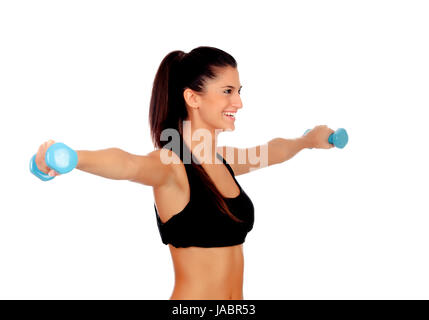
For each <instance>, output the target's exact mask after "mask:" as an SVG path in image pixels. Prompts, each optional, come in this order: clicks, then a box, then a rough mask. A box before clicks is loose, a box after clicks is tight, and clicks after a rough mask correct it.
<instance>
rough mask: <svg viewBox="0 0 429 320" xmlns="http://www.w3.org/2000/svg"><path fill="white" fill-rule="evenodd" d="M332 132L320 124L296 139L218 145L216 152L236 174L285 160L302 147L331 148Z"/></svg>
mask: <svg viewBox="0 0 429 320" xmlns="http://www.w3.org/2000/svg"><path fill="white" fill-rule="evenodd" d="M332 133H334V130H332V129H330V128H328V127H327V126H326V125H320V126H316V127H314V129H312V130H310V131H309V132H308V133H307V134H306V135H304V136H302V137H299V138H296V139H284V138H274V139H272V140H270V141H268V142H267V143H265V144H262V145H259V146H256V147H252V148H245V149H240V148H234V147H227V146H223V147H218V148H217V152H218V153H220V154H221V155H222V157H224V158H225V159H226V161H227V162H228V164H229V165H230V166H231V168H232V170H233V171H234V175H236V176H238V175H241V174H245V173H248V172H251V171H253V170H257V169H261V168H266V167H268V166H271V165H273V164H278V163H282V162H285V161H287V160H289V159H290V158H292V157H293V156H295V155H296V154H297V153H298V152H300V151H301V150H302V149H306V148H318V149H330V148H333V147H334V145H332V144H330V143H329V142H328V138H329V136H330V135H331V134H332Z"/></svg>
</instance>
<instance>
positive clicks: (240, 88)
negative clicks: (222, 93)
mask: <svg viewBox="0 0 429 320" xmlns="http://www.w3.org/2000/svg"><path fill="white" fill-rule="evenodd" d="M222 88H232V89H235V87H234V86H223V87H222ZM241 88H243V86H241V87H240V89H241Z"/></svg>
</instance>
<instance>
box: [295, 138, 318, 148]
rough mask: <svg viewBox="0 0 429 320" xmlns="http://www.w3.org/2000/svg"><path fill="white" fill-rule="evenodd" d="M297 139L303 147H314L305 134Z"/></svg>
mask: <svg viewBox="0 0 429 320" xmlns="http://www.w3.org/2000/svg"><path fill="white" fill-rule="evenodd" d="M297 140H300V143H301V146H302V148H303V149H311V148H314V146H313V143H312V141H311V140H310V139H308V137H307V136H303V137H300V138H298V139H297Z"/></svg>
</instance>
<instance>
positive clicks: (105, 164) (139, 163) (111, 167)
mask: <svg viewBox="0 0 429 320" xmlns="http://www.w3.org/2000/svg"><path fill="white" fill-rule="evenodd" d="M76 152H77V154H78V164H77V166H76V169H79V170H82V171H85V172H88V173H92V174H95V175H98V176H101V177H104V178H108V179H114V180H129V181H132V182H137V183H141V184H144V185H150V186H160V185H162V184H165V183H167V182H169V181H170V179H171V178H172V177H173V175H172V172H173V171H172V166H171V165H169V164H164V163H163V162H162V161H161V157H160V150H155V151H153V152H151V153H149V154H147V155H144V156H141V155H135V154H131V153H128V152H126V151H124V150H121V149H119V148H109V149H104V150H97V151H85V150H79V151H76Z"/></svg>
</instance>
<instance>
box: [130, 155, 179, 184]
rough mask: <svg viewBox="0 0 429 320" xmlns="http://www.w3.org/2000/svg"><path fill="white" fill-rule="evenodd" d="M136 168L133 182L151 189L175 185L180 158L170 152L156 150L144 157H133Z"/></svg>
mask: <svg viewBox="0 0 429 320" xmlns="http://www.w3.org/2000/svg"><path fill="white" fill-rule="evenodd" d="M133 163H134V164H135V167H136V168H137V169H136V170H135V171H136V174H135V177H134V179H133V181H134V182H138V183H141V184H144V185H149V186H153V187H160V186H163V185H170V184H174V183H176V178H177V171H178V170H179V169H178V167H179V166H180V163H181V161H180V158H179V157H178V156H177V155H176V154H175V153H174V152H172V151H171V150H167V149H156V150H153V151H151V152H149V153H148V154H146V155H144V156H135V157H134V162H133Z"/></svg>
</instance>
